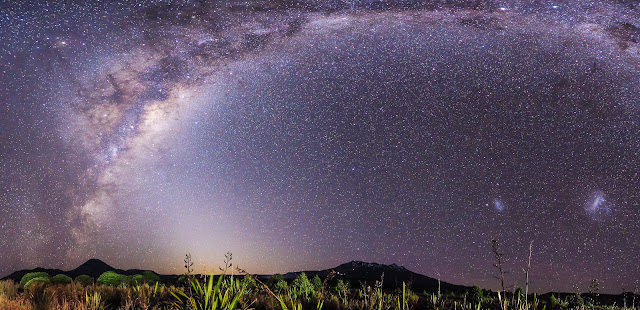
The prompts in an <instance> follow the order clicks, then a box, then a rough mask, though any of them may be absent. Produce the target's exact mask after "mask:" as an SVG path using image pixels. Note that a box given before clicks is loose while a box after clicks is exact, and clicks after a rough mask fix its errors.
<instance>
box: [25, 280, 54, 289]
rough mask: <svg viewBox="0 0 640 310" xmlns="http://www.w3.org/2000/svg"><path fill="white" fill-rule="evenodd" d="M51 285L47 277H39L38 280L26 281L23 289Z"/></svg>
mask: <svg viewBox="0 0 640 310" xmlns="http://www.w3.org/2000/svg"><path fill="white" fill-rule="evenodd" d="M49 283H51V279H50V278H49V277H40V278H33V279H31V280H29V281H27V283H25V284H24V287H25V289H26V288H29V287H31V286H34V285H36V284H41V285H43V286H44V285H47V284H49Z"/></svg>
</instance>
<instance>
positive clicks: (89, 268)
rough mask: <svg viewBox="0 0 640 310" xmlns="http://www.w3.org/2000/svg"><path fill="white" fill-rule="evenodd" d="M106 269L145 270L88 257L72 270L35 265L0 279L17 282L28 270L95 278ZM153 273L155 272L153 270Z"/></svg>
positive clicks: (138, 272)
mask: <svg viewBox="0 0 640 310" xmlns="http://www.w3.org/2000/svg"><path fill="white" fill-rule="evenodd" d="M107 271H114V272H117V273H119V274H123V275H135V274H140V273H142V272H143V271H145V270H140V269H128V270H122V269H117V268H113V267H111V266H110V265H108V264H107V263H105V262H103V261H101V260H99V259H97V258H92V259H89V260H88V261H86V262H84V263H83V264H82V265H80V266H78V267H76V268H75V269H73V270H69V271H63V270H60V269H47V268H42V267H37V268H34V269H23V270H18V271H15V272H13V273H12V274H10V275H8V276H6V277H4V278H2V279H1V280H9V279H11V280H13V281H15V282H19V281H20V279H22V277H23V276H24V275H26V274H27V273H30V272H46V273H48V274H49V275H50V276H55V275H58V274H64V275H66V276H68V277H71V278H73V279H75V277H77V276H79V275H83V274H84V275H88V276H90V277H92V278H94V279H97V278H98V277H99V276H100V275H101V274H103V273H104V272H107ZM154 273H155V272H154Z"/></svg>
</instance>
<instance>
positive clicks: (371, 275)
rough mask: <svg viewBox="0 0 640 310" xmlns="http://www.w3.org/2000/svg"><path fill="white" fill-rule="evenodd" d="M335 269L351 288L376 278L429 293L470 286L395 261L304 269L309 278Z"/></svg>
mask: <svg viewBox="0 0 640 310" xmlns="http://www.w3.org/2000/svg"><path fill="white" fill-rule="evenodd" d="M332 271H335V274H334V279H336V280H337V279H342V280H346V281H349V283H350V284H351V287H354V288H355V287H360V286H361V285H362V284H364V285H366V286H374V285H375V284H376V281H381V280H382V286H383V288H385V289H395V288H398V287H402V283H403V282H404V283H406V284H407V286H408V287H410V288H411V289H412V290H414V291H418V292H422V291H425V290H426V291H427V292H437V291H438V285H440V290H441V291H442V292H455V293H462V292H466V291H467V290H468V289H469V287H468V286H463V285H456V284H451V283H448V282H443V281H440V283H439V284H438V280H437V279H434V278H431V277H428V276H425V275H422V274H419V273H415V272H413V271H410V270H408V269H407V268H405V267H403V266H399V265H396V264H391V265H384V264H378V263H369V262H363V261H350V262H348V263H345V264H342V265H340V266H338V267H335V268H331V269H325V270H319V271H304V273H305V274H306V275H307V276H308V277H314V276H315V275H318V276H319V277H320V278H323V279H324V277H326V276H327V275H329V274H330V273H331V272H332ZM302 272H303V271H299V272H289V273H286V274H284V275H283V277H284V278H285V279H293V278H295V277H297V276H298V275H299V274H301V273H302ZM383 274H384V278H383Z"/></svg>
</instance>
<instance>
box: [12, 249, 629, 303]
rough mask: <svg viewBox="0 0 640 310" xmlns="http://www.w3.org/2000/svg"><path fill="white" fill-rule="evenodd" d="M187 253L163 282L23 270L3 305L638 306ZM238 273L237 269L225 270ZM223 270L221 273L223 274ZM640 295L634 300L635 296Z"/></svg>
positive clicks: (620, 298)
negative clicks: (242, 265) (265, 267)
mask: <svg viewBox="0 0 640 310" xmlns="http://www.w3.org/2000/svg"><path fill="white" fill-rule="evenodd" d="M192 265H193V264H192V263H191V261H190V257H189V256H187V259H185V268H186V272H185V274H184V275H182V276H180V277H176V278H175V279H173V280H171V281H168V280H166V279H161V278H160V277H159V276H158V275H157V274H155V273H153V272H151V271H143V272H141V273H140V274H135V275H123V274H118V273H117V272H113V271H107V272H104V273H102V274H101V275H100V276H99V277H98V278H97V279H94V278H92V277H90V276H88V275H79V276H77V277H75V278H71V277H68V276H66V275H64V274H58V275H55V276H53V277H51V276H50V275H49V274H48V273H46V272H31V273H27V274H25V275H24V276H22V278H21V279H20V282H19V283H16V282H14V281H13V280H5V281H1V282H0V310H3V309H11V310H13V309H17V310H19V309H83V310H85V309H255V310H260V309H279V310H289V309H291V310H301V309H315V310H321V309H362V310H382V309H397V310H407V309H415V310H419V309H434V310H436V309H438V310H444V309H454V310H458V309H460V310H480V309H494V310H555V309H603V310H604V309H607V310H614V309H638V308H640V307H636V300H635V299H636V295H635V294H633V293H625V294H622V295H598V294H585V295H580V294H566V293H563V294H545V295H542V296H537V295H536V294H529V295H527V294H525V293H524V290H522V289H517V290H515V291H512V292H506V293H504V292H491V291H486V290H482V289H481V288H479V287H477V286H474V287H471V288H467V289H466V290H462V291H461V290H457V291H455V292H454V291H446V290H443V291H440V289H439V288H438V289H436V290H434V291H422V292H414V291H412V285H411V284H407V283H402V284H400V285H399V286H398V287H396V288H389V286H388V285H385V282H384V275H382V276H381V277H380V279H379V280H377V281H374V282H373V283H367V282H366V281H359V283H349V282H347V281H344V280H342V279H338V278H339V277H338V276H336V274H335V273H329V274H328V275H326V276H325V277H324V278H321V277H319V276H318V275H315V276H313V277H307V275H306V274H305V273H301V274H299V275H297V277H295V278H293V279H290V280H286V279H285V278H284V277H283V276H282V275H279V274H276V275H273V276H270V277H256V276H253V275H248V274H246V273H244V272H243V271H242V270H240V269H238V268H236V269H235V270H234V269H232V268H231V267H232V264H231V263H230V256H229V257H228V259H227V260H225V267H224V268H222V269H221V270H222V272H223V275H221V276H220V275H216V276H214V275H212V276H204V277H203V276H199V275H193V274H192V271H193V270H192V269H191V266H192ZM231 271H233V272H239V273H240V275H235V276H234V275H229V273H231ZM224 274H227V275H226V276H225V275H224ZM639 302H640V300H639Z"/></svg>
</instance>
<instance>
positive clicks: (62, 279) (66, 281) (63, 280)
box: [51, 274, 71, 284]
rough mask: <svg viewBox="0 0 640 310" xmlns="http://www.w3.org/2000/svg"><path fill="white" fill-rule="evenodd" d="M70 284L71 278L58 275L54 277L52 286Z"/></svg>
mask: <svg viewBox="0 0 640 310" xmlns="http://www.w3.org/2000/svg"><path fill="white" fill-rule="evenodd" d="M70 283H71V278H69V277H67V276H65V275H63V274H58V275H55V276H53V278H51V284H70Z"/></svg>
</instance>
